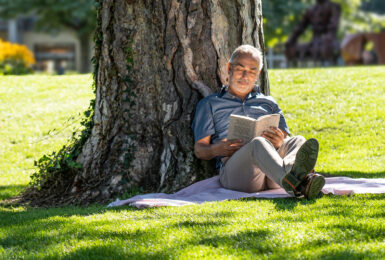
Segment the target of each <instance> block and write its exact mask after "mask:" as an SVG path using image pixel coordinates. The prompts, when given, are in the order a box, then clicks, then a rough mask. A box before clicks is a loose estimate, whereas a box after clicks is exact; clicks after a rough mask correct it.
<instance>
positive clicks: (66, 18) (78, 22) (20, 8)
mask: <svg viewBox="0 0 385 260" xmlns="http://www.w3.org/2000/svg"><path fill="white" fill-rule="evenodd" d="M0 6H1V8H0V16H1V17H3V18H8V19H9V18H14V17H17V16H19V15H36V16H37V17H38V21H37V23H36V27H37V29H38V30H41V31H47V32H57V31H58V30H61V29H69V30H71V31H73V32H74V33H75V34H76V35H77V37H78V39H79V42H80V50H79V52H80V54H81V61H80V62H81V63H80V64H81V65H80V66H81V67H80V72H88V71H89V61H90V56H91V55H90V53H91V52H90V40H91V38H92V35H93V32H94V30H95V27H96V8H95V1H94V0H76V1H72V0H60V1H59V0H28V1H25V0H11V1H10V0H0Z"/></svg>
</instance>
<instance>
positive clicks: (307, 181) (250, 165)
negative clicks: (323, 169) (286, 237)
mask: <svg viewBox="0 0 385 260" xmlns="http://www.w3.org/2000/svg"><path fill="white" fill-rule="evenodd" d="M262 66H263V63H262V55H261V53H260V51H259V50H258V49H256V48H255V47H253V46H250V45H242V46H240V47H238V48H237V49H236V50H235V51H234V53H233V54H232V56H231V58H230V61H229V63H228V64H227V69H228V73H229V85H228V86H227V87H223V88H222V90H221V91H220V92H219V93H217V94H213V95H210V96H208V97H206V98H204V99H202V100H201V101H200V102H199V103H198V105H197V110H196V113H195V118H194V121H193V125H192V127H193V130H194V137H195V145H194V152H195V155H196V156H197V157H198V158H200V159H204V160H211V159H213V158H217V168H218V170H219V174H220V182H221V184H222V185H223V187H225V188H228V189H233V190H238V191H243V192H258V191H262V190H266V189H274V188H279V187H282V188H284V189H285V190H286V191H287V192H288V193H289V194H291V195H295V196H301V195H304V196H305V197H306V198H308V199H313V198H315V197H317V196H318V195H319V193H320V191H321V189H322V187H323V185H324V184H325V179H324V177H323V176H321V175H319V174H316V173H314V171H313V169H314V166H315V164H316V160H317V156H318V142H317V140H316V139H309V140H307V141H306V140H305V138H303V137H302V136H295V137H289V128H288V126H287V124H286V121H285V118H284V116H283V114H282V111H281V109H280V108H279V107H278V105H277V103H276V102H275V101H274V99H273V98H271V97H269V96H264V95H263V94H262V93H260V91H259V89H258V87H257V86H255V85H254V84H255V82H256V80H257V79H258V76H259V74H260V72H261V69H262ZM274 113H279V114H280V115H281V117H280V123H279V127H278V128H276V127H275V128H274V127H272V128H271V129H270V131H265V132H264V133H263V135H262V136H260V137H256V138H254V139H252V140H251V141H250V142H249V143H244V142H243V140H238V139H235V140H234V139H233V140H227V139H226V136H227V130H228V126H229V120H230V114H238V115H244V116H250V117H253V118H255V119H257V118H258V117H260V116H262V115H266V114H274Z"/></svg>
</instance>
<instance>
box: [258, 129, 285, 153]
mask: <svg viewBox="0 0 385 260" xmlns="http://www.w3.org/2000/svg"><path fill="white" fill-rule="evenodd" d="M262 137H264V138H266V139H267V140H269V141H270V142H271V143H272V144H273V146H274V147H275V149H279V148H280V147H281V145H282V144H283V139H285V133H284V132H282V130H281V129H279V128H277V127H273V126H271V127H270V130H269V131H264V132H263V134H262Z"/></svg>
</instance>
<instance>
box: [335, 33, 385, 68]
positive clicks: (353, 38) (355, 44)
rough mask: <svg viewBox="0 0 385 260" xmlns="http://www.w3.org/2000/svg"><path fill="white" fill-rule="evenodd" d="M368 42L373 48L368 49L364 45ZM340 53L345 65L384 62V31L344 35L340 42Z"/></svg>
mask: <svg viewBox="0 0 385 260" xmlns="http://www.w3.org/2000/svg"><path fill="white" fill-rule="evenodd" d="M370 42H372V43H373V48H372V50H370V51H368V50H366V49H365V46H366V44H368V43H370ZM341 55H342V58H343V59H344V61H345V63H346V64H347V65H355V64H385V32H380V33H358V34H353V35H348V36H346V37H345V38H344V39H343V41H342V43H341ZM369 55H372V57H370V56H369ZM368 56H369V57H368ZM371 58H373V60H370V59H371Z"/></svg>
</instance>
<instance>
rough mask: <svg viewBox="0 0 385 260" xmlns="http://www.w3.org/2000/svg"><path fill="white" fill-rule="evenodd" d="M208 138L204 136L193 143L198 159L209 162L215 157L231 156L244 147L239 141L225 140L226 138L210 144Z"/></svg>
mask: <svg viewBox="0 0 385 260" xmlns="http://www.w3.org/2000/svg"><path fill="white" fill-rule="evenodd" d="M210 138H211V137H210V136H206V137H204V138H202V139H200V140H198V141H197V142H196V143H195V145H194V153H195V155H196V157H198V158H199V159H203V160H211V159H213V158H214V157H216V156H231V155H233V154H234V153H235V152H236V151H238V150H239V149H240V148H241V147H242V146H243V145H244V143H243V141H242V140H241V139H232V140H227V139H226V138H225V139H222V140H221V141H219V142H217V143H215V144H210Z"/></svg>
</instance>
